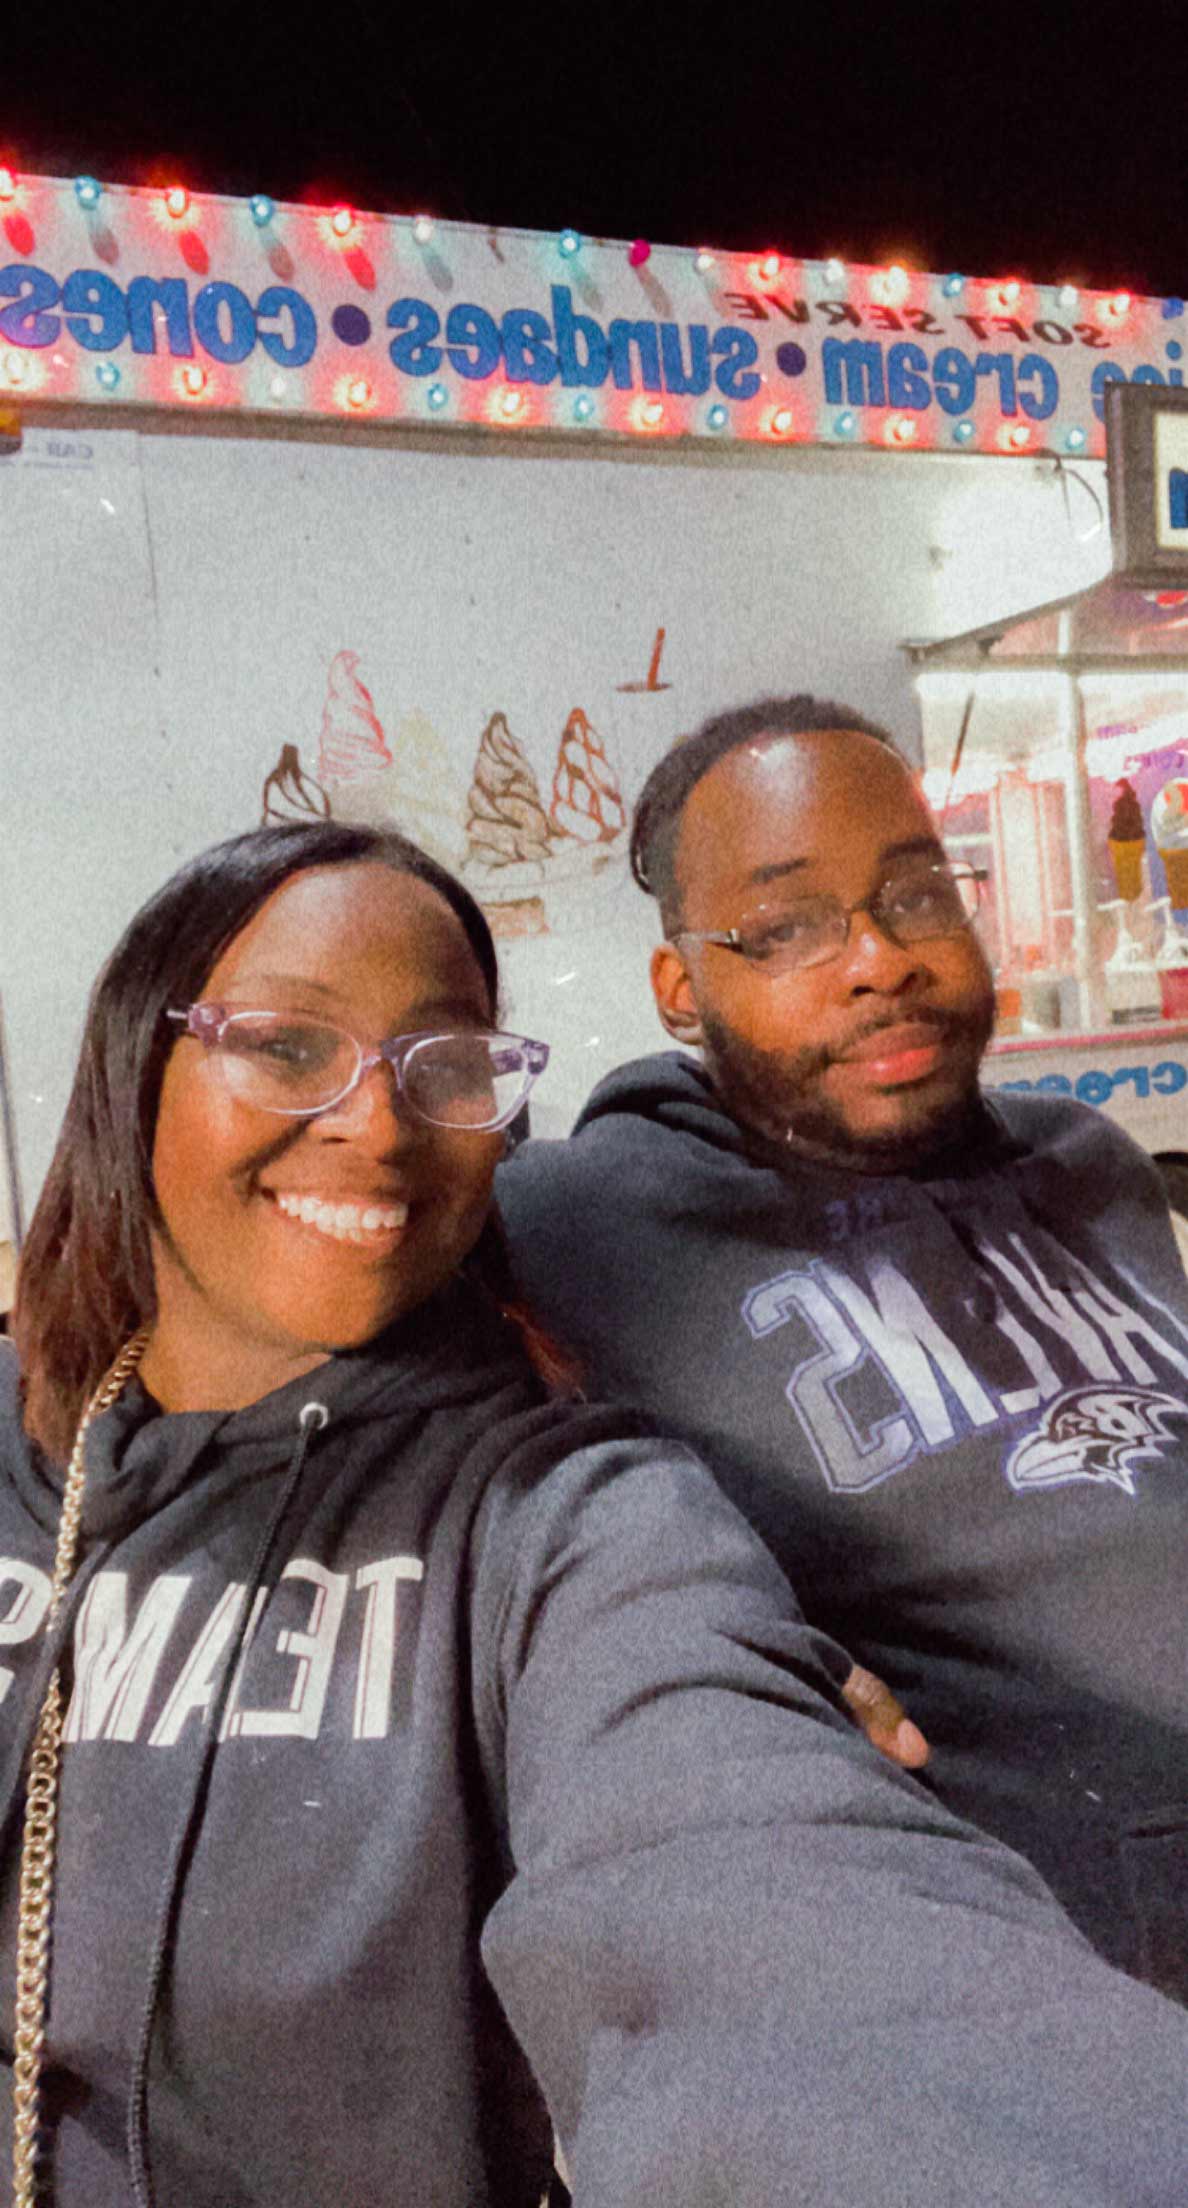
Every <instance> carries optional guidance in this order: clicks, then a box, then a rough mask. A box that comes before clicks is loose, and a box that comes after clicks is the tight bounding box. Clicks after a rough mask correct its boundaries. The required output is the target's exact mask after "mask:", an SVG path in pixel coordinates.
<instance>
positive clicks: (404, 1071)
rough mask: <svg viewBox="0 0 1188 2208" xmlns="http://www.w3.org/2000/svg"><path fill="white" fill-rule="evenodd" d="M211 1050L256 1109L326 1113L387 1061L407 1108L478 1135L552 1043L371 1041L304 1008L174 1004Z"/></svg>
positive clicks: (502, 1119) (498, 1119)
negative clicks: (281, 1009) (275, 1009)
mask: <svg viewBox="0 0 1188 2208" xmlns="http://www.w3.org/2000/svg"><path fill="white" fill-rule="evenodd" d="M166 1017H167V1018H168V1019H171V1020H176V1021H178V1022H179V1023H180V1024H181V1026H182V1027H184V1029H185V1031H186V1033H187V1034H189V1035H192V1036H194V1037H195V1038H196V1039H197V1041H198V1042H200V1043H201V1044H203V1046H204V1048H205V1049H207V1050H209V1051H210V1052H211V1053H212V1054H213V1058H214V1062H215V1064H216V1065H217V1066H218V1068H219V1071H220V1073H221V1075H222V1077H223V1079H224V1081H225V1082H226V1084H227V1087H228V1088H229V1089H230V1090H231V1092H232V1094H233V1095H235V1096H237V1097H238V1098H239V1099H240V1100H241V1102H243V1103H244V1104H250V1105H252V1106H253V1107H254V1108H255V1110H257V1111H260V1112H281V1113H284V1114H285V1115H286V1116H288V1117H291V1118H294V1119H301V1118H306V1119H308V1118H312V1117H313V1116H314V1114H315V1113H317V1112H328V1111H329V1110H330V1108H331V1106H332V1105H335V1104H341V1103H342V1101H343V1099H344V1097H347V1096H349V1095H350V1093H351V1091H352V1089H354V1088H357V1087H358V1084H359V1082H360V1081H361V1080H362V1079H363V1076H364V1074H365V1073H369V1072H370V1071H371V1068H372V1067H373V1066H378V1065H379V1064H380V1062H381V1060H383V1061H384V1062H386V1064H388V1065H389V1066H391V1068H392V1072H393V1075H394V1077H395V1080H396V1086H397V1088H398V1089H399V1091H400V1095H401V1097H402V1098H403V1100H404V1103H405V1105H406V1106H407V1108H408V1110H409V1111H410V1112H412V1113H414V1114H415V1115H416V1117H417V1118H418V1119H424V1120H427V1121H428V1122H429V1125H430V1126H431V1127H465V1128H468V1129H470V1130H471V1132H472V1133H475V1134H480V1133H481V1134H488V1133H492V1132H493V1131H494V1130H495V1129H496V1128H498V1127H506V1126H507V1124H508V1121H509V1120H512V1119H514V1118H515V1116H516V1113H517V1112H518V1111H519V1109H520V1106H521V1105H522V1104H524V1103H525V1102H526V1101H527V1098H528V1094H529V1091H530V1090H531V1088H532V1085H533V1083H534V1082H535V1080H536V1079H537V1076H538V1075H539V1074H542V1073H543V1072H544V1069H545V1067H546V1066H547V1064H548V1062H549V1051H548V1045H547V1043H534V1042H531V1041H530V1040H529V1038H528V1037H527V1036H526V1035H499V1034H488V1033H486V1032H485V1031H483V1030H474V1031H472V1030H470V1029H463V1030H461V1031H459V1032H451V1033H444V1034H437V1033H423V1034H416V1035H390V1036H389V1037H388V1039H387V1041H386V1042H382V1043H371V1042H365V1041H364V1040H363V1039H362V1037H360V1036H358V1035H352V1034H351V1033H350V1031H349V1029H347V1028H345V1027H339V1026H337V1025H336V1024H335V1022H334V1021H333V1020H320V1019H316V1018H313V1017H310V1016H307V1014H305V1013H304V1012H264V1011H255V1010H247V1009H242V1010H241V1009H240V1008H239V1007H238V1006H236V1007H232V1006H229V1005H225V1004H191V1005H187V1006H186V1007H185V1008H184V1010H180V1011H170V1012H168V1013H167V1014H166Z"/></svg>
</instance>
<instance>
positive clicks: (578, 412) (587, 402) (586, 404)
mask: <svg viewBox="0 0 1188 2208" xmlns="http://www.w3.org/2000/svg"><path fill="white" fill-rule="evenodd" d="M593 412H594V401H593V399H592V398H591V397H590V394H589V392H588V391H582V392H581V393H580V394H579V395H578V397H577V398H576V399H575V400H574V402H573V418H574V421H575V422H588V421H589V419H590V417H591V415H592V414H593Z"/></svg>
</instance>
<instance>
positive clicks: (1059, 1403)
mask: <svg viewBox="0 0 1188 2208" xmlns="http://www.w3.org/2000/svg"><path fill="white" fill-rule="evenodd" d="M1168 1418H1188V1403H1181V1402H1180V1401H1179V1400H1178V1398H1177V1397H1176V1396H1174V1395H1163V1394H1161V1393H1160V1391H1159V1390H1158V1389H1157V1388H1069V1389H1068V1390H1066V1392H1065V1393H1064V1394H1063V1395H1058V1396H1057V1398H1056V1400H1055V1402H1054V1403H1050V1404H1049V1405H1048V1408H1047V1410H1046V1411H1045V1413H1044V1416H1043V1418H1042V1420H1041V1422H1040V1424H1039V1426H1038V1427H1037V1428H1036V1430H1035V1432H1034V1433H1031V1434H1026V1435H1025V1436H1024V1438H1023V1440H1022V1441H1020V1442H1016V1444H1015V1447H1014V1448H1013V1449H1012V1451H1011V1454H1010V1456H1009V1457H1008V1459H1007V1466H1006V1476H1007V1479H1008V1480H1009V1481H1010V1484H1011V1486H1012V1487H1013V1488H1015V1489H1016V1491H1017V1492H1018V1493H1019V1494H1023V1493H1025V1492H1026V1491H1027V1490H1028V1489H1030V1488H1036V1487H1061V1486H1063V1485H1064V1483H1065V1481H1066V1480H1099V1481H1106V1480H1108V1481H1109V1482H1110V1483H1111V1484H1112V1485H1113V1486H1114V1487H1120V1488H1121V1489H1122V1492H1123V1494H1124V1495H1133V1494H1134V1493H1135V1485H1134V1467H1135V1466H1136V1465H1137V1464H1140V1463H1141V1462H1142V1461H1143V1459H1144V1458H1146V1457H1158V1456H1159V1454H1160V1444H1161V1443H1162V1442H1165V1441H1173V1440H1174V1439H1175V1435H1174V1434H1173V1432H1172V1430H1171V1429H1170V1427H1168V1426H1167V1424H1166V1423H1165V1421H1166V1420H1167V1419H1168Z"/></svg>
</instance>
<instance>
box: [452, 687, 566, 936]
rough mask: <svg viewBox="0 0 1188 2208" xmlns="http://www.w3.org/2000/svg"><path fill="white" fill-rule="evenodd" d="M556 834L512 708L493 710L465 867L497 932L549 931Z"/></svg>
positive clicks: (475, 785)
mask: <svg viewBox="0 0 1188 2208" xmlns="http://www.w3.org/2000/svg"><path fill="white" fill-rule="evenodd" d="M551 837H552V830H551V828H550V826H549V820H548V816H547V814H546V812H545V809H544V804H543V802H542V800H541V794H540V785H539V783H538V782H537V779H536V776H535V775H534V774H533V772H532V768H531V767H530V766H529V764H528V761H527V759H526V758H525V756H524V753H523V751H522V750H521V748H520V746H519V744H518V743H517V742H516V739H515V737H514V736H513V735H512V732H511V730H510V728H509V727H508V725H507V715H506V713H493V714H492V715H491V718H490V720H489V721H488V722H487V725H486V727H485V728H484V730H483V733H482V736H481V738H480V740H479V747H478V756H477V758H476V760H475V763H474V775H473V778H472V780H471V784H470V795H469V798H468V800H467V812H466V840H467V853H466V867H465V872H466V876H467V879H468V880H469V881H470V883H471V886H472V888H473V889H474V892H475V895H476V896H477V897H478V898H479V900H480V902H481V903H482V905H483V908H484V910H485V911H486V914H487V918H488V919H489V920H490V922H491V926H492V929H493V931H494V933H495V934H496V935H543V934H544V932H545V928H546V926H547V922H546V919H545V908H544V901H543V899H542V898H541V897H540V895H539V894H538V892H539V889H540V886H541V885H542V884H543V882H544V878H545V866H546V863H547V861H548V858H549V855H550V844H551Z"/></svg>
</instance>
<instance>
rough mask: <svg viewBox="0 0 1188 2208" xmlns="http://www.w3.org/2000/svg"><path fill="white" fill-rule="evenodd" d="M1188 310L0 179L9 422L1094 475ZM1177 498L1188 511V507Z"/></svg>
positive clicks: (1172, 350)
mask: <svg viewBox="0 0 1188 2208" xmlns="http://www.w3.org/2000/svg"><path fill="white" fill-rule="evenodd" d="M1186 343H1188V316H1186V314H1185V304H1184V301H1183V300H1181V299H1145V298H1138V297H1132V296H1131V295H1130V294H1129V293H1125V292H1112V293H1107V292H1097V291H1091V290H1085V289H1083V288H1082V287H1080V286H1077V285H1074V284H1071V283H1068V282H1061V281H1060V280H1059V277H1058V272H1057V273H1056V274H1055V275H1054V280H1053V281H1051V282H1044V283H1034V282H1031V281H1024V280H1023V279H1022V278H1020V277H1018V276H1014V275H1011V274H1009V273H1007V274H998V275H992V276H986V277H974V276H965V275H962V274H960V273H957V272H950V273H949V274H947V275H939V274H927V273H924V272H922V271H919V270H909V269H905V268H901V267H897V266H892V267H888V268H866V267H859V266H856V265H852V264H847V263H845V262H842V261H840V260H825V261H804V260H800V259H796V258H794V257H792V256H790V255H788V254H787V253H785V252H782V251H776V250H758V251H756V252H753V253H745V252H736V251H729V252H728V251H724V250H717V249H715V248H714V247H713V246H712V244H708V245H705V246H702V247H699V248H697V249H694V248H692V247H689V246H685V247H661V246H657V247H653V246H652V245H650V244H649V242H648V241H647V240H646V239H636V240H634V241H633V242H630V243H628V242H626V241H616V240H607V239H595V238H584V237H581V236H579V234H578V233H577V232H576V231H573V230H564V231H561V232H559V233H552V234H547V233H537V232H531V231H508V230H497V229H484V228H481V227H479V226H476V225H472V224H459V223H441V222H435V221H434V220H433V219H431V218H430V217H428V216H416V217H409V216H391V215H376V214H368V213H366V212H363V211H361V210H359V209H356V208H353V207H345V206H337V207H336V206H324V207H315V206H294V205H286V204H282V203H281V202H278V201H274V200H272V199H271V198H269V197H268V196H267V195H266V194H264V193H257V194H256V195H254V196H253V197H252V198H250V199H243V200H232V199H226V198H218V197H213V196H199V195H191V194H190V193H189V192H187V191H186V190H185V189H184V188H183V187H182V186H181V185H175V186H173V187H172V188H169V189H164V190H159V189H151V190H150V189H147V188H131V187H126V186H122V185H111V184H105V183H102V182H100V181H99V180H98V179H96V178H94V177H86V176H83V177H76V178H74V179H70V180H63V179H57V178H50V177H39V176H23V175H18V174H16V173H14V172H13V171H11V170H10V169H8V168H4V167H0V404H3V403H5V402H8V401H12V402H13V403H17V404H19V405H20V406H21V407H23V408H27V409H31V410H34V411H36V410H42V409H45V408H48V407H52V406H54V405H61V404H72V405H77V404H78V403H79V402H86V403H87V404H88V405H94V406H102V407H106V408H108V409H110V410H112V411H113V412H116V413H118V411H119V410H120V409H122V408H125V407H135V408H143V407H146V406H149V407H166V408H169V409H171V410H178V409H181V410H186V409H189V410H190V411H191V412H194V413H196V414H200V413H201V412H202V411H203V410H204V409H215V410H221V411H231V412H235V411H239V412H247V413H252V414H255V415H269V414H271V415H274V416H275V415H278V414H281V415H284V414H289V415H296V416H299V417H311V416H312V417H315V418H316V417H326V416H330V417H339V418H346V419H355V420H358V421H362V422H366V421H372V422H393V423H399V424H401V425H408V426H418V425H419V426H424V427H437V428H439V429H442V430H449V429H451V428H456V427H472V428H473V427H476V426H478V427H482V428H485V429H488V430H491V431H495V432H500V433H503V434H507V435H514V434H519V433H530V432H532V431H534V430H542V429H548V430H550V431H553V432H564V433H572V434H573V435H575V436H582V437H586V438H589V437H598V436H615V437H624V436H625V437H637V438H643V439H647V438H664V437H672V436H678V437H695V438H703V439H707V440H717V441H718V442H719V443H722V442H725V443H729V442H730V441H731V440H732V439H743V440H746V441H750V442H754V441H759V442H767V443H773V444H777V445H779V444H793V445H794V444H796V443H798V442H800V443H804V442H808V443H832V444H852V443H859V444H861V443H867V444H871V445H875V446H884V447H888V448H891V449H894V450H913V449H919V450H938V449H939V450H944V451H947V452H958V453H959V452H965V451H969V452H982V453H990V454H1001V455H1003V456H1004V457H1006V458H1011V457H1018V456H1020V455H1027V454H1031V455H1034V454H1035V453H1037V452H1051V453H1057V454H1061V455H1072V456H1076V455H1089V456H1093V455H1100V454H1101V452H1102V451H1103V450H1104V443H1105V433H1104V427H1103V418H1104V407H1105V399H1106V394H1107V392H1108V391H1109V390H1110V388H1111V387H1112V386H1113V385H1115V384H1118V383H1123V384H1129V383H1136V382H1137V383H1138V384H1139V385H1140V386H1156V387H1162V388H1164V389H1167V390H1174V389H1176V388H1179V387H1181V386H1182V385H1183V382H1184V371H1185V366H1186V364H1188V363H1186V360H1185V344H1186ZM1186 496H1188V494H1186Z"/></svg>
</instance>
